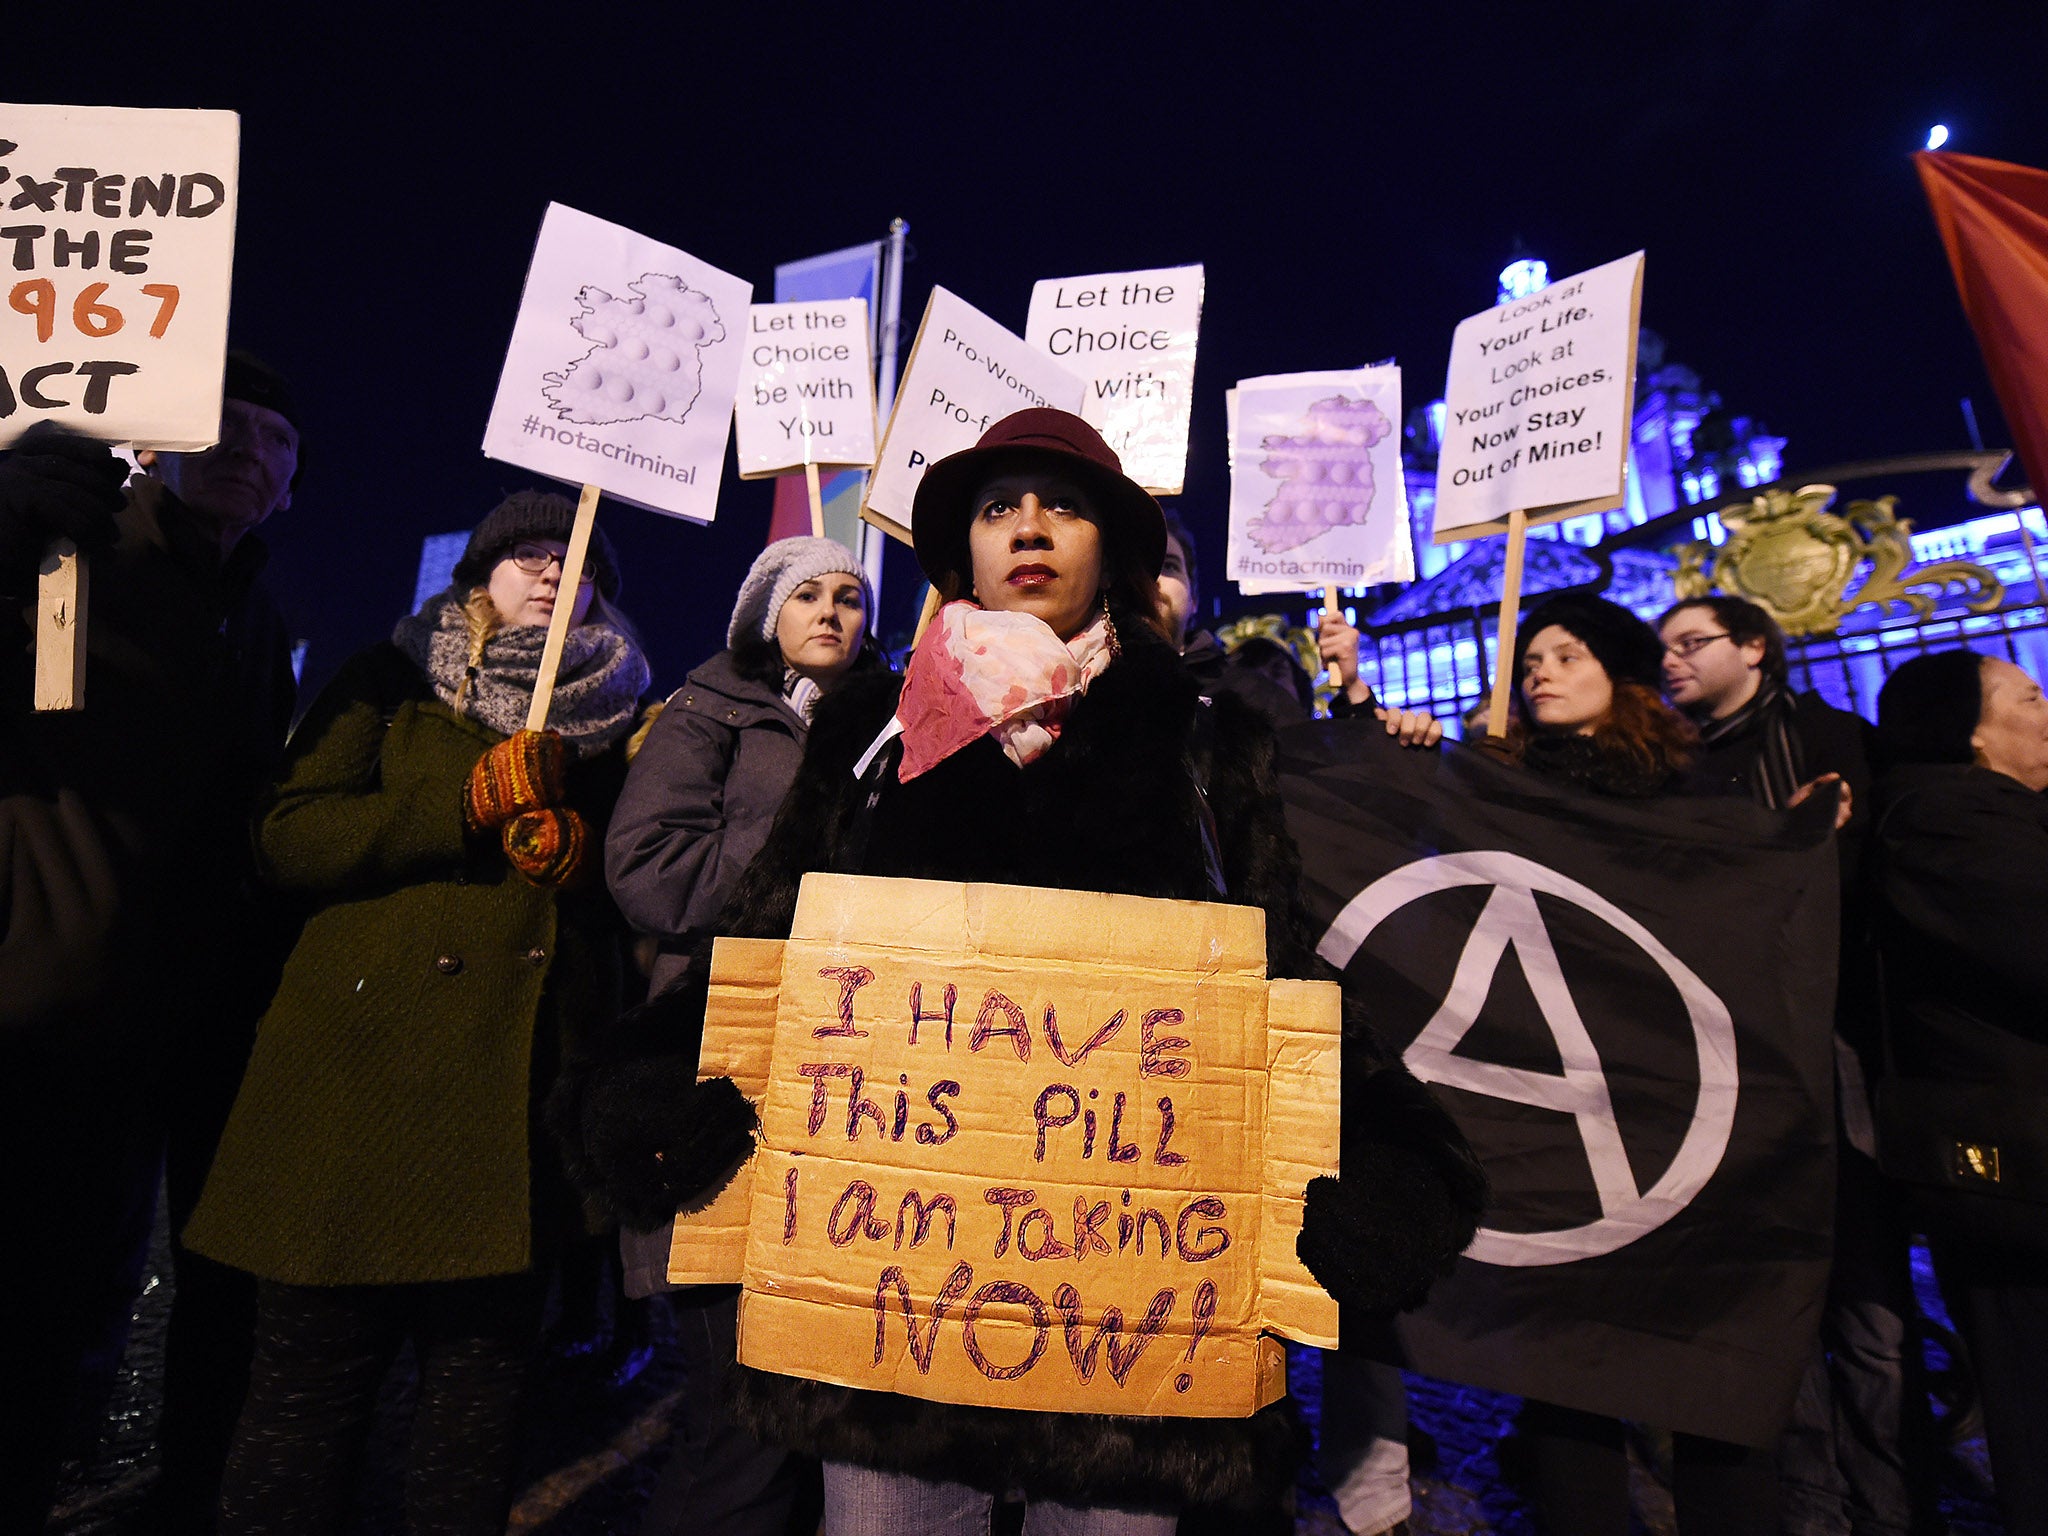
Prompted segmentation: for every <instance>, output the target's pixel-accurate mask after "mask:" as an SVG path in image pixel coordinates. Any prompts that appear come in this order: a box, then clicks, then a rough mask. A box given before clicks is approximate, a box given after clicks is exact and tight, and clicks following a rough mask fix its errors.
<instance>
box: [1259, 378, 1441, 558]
mask: <svg viewBox="0 0 2048 1536" xmlns="http://www.w3.org/2000/svg"><path fill="white" fill-rule="evenodd" d="M1225 403H1226V405H1227V407H1228V413H1229V422H1230V537H1229V544H1228V547H1227V561H1228V563H1227V566H1226V569H1225V574H1226V575H1227V576H1228V577H1229V578H1230V580H1232V581H1234V582H1236V583H1237V584H1238V586H1239V588H1240V589H1241V590H1242V591H1244V592H1246V593H1248V594H1259V593H1265V592H1303V591H1309V590H1312V589H1320V588H1323V587H1333V586H1334V587H1356V586H1364V585H1366V584H1367V583H1370V582H1376V581H1412V580H1413V579H1414V577H1415V551H1414V541H1413V539H1412V538H1411V537H1410V534H1409V529H1408V490H1407V485H1406V483H1405V482H1404V480H1403V479H1402V475H1401V370H1400V369H1399V368H1397V367H1395V366H1394V365H1393V364H1391V363H1383V364H1381V365H1380V366H1378V367H1375V368H1353V369H1347V370H1340V371H1337V372H1327V373H1283V374H1273V375H1270V376H1268V377H1266V378H1259V379H1245V380H1242V381H1240V383H1239V384H1238V386H1237V388H1236V389H1234V390H1231V391H1229V393H1228V395H1227V396H1226V402H1225Z"/></svg>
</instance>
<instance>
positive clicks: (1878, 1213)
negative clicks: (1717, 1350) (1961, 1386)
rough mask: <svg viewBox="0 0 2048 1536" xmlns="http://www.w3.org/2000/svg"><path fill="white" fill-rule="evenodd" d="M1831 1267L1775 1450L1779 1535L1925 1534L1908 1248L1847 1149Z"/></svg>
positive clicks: (1860, 1159)
mask: <svg viewBox="0 0 2048 1536" xmlns="http://www.w3.org/2000/svg"><path fill="white" fill-rule="evenodd" d="M1838 1168H1839V1172H1838V1175H1837V1180H1838V1182H1837V1185H1836V1203H1835V1262H1834V1269H1833V1272H1832V1274H1831V1276H1830V1278H1829V1282H1828V1297H1827V1305H1826V1307H1825V1309H1824V1311H1823V1312H1822V1314H1821V1326H1820V1338H1819V1339H1818V1340H1817V1341H1816V1345H1815V1349H1814V1357H1813V1359H1812V1360H1811V1361H1810V1362H1809V1364H1808V1366H1807V1372H1806V1376H1805V1378H1804V1379H1803V1380H1802V1381H1801V1382H1800V1386H1799V1396H1798V1398H1797V1400H1796V1401H1795V1403H1794V1404H1793V1408H1792V1418H1791V1421H1790V1423H1789V1424H1787V1426H1786V1429H1785V1435H1784V1438H1783V1440H1782V1441H1781V1442H1780V1445H1779V1454H1778V1469H1779V1472H1780V1474H1781V1476H1782V1478H1783V1487H1784V1498H1785V1532H1786V1536H1852V1533H1853V1536H1903V1533H1905V1532H1907V1531H1912V1530H1922V1529H1932V1528H1934V1526H1935V1523H1936V1522H1935V1517H1934V1485H1933V1476H1932V1469H1931V1467H1930V1466H1928V1465H1927V1462H1928V1456H1927V1453H1926V1449H1925V1447H1924V1445H1923V1444H1921V1443H1920V1442H1921V1441H1923V1440H1924V1438H1925V1434H1926V1426H1925V1424H1924V1422H1923V1421H1924V1418H1925V1415H1924V1413H1923V1414H1921V1415H1920V1416H1919V1417H1918V1418H1916V1417H1915V1416H1914V1414H1913V1411H1912V1410H1913V1402H1914V1396H1915V1394H1916V1392H1917V1393H1918V1394H1919V1395H1920V1401H1922V1402H1924V1401H1925V1389H1924V1387H1923V1386H1921V1384H1920V1379H1919V1371H1918V1368H1917V1365H1916V1363H1915V1362H1914V1361H1913V1359H1912V1358H1911V1351H1910V1348H1909V1338H1910V1336H1909V1333H1908V1323H1909V1320H1910V1319H1911V1317H1912V1315H1913V1293H1912V1285H1911V1279H1910V1276H1909V1272H1908V1264H1909V1253H1908V1250H1909V1245H1910V1242H1911V1239H1910V1237H1909V1236H1908V1234H1907V1231H1906V1226H1905V1222H1904V1221H1903V1220H1902V1219H1901V1217H1900V1215H1899V1213H1898V1210H1897V1199H1896V1196H1895V1195H1894V1194H1893V1193H1892V1191H1891V1189H1890V1188H1889V1186H1887V1185H1886V1183H1885V1182H1884V1177H1883V1175H1882V1174H1880V1173H1879V1172H1878V1170H1877V1165H1876V1164H1875V1163H1873V1162H1871V1161H1870V1159H1868V1158H1867V1157H1864V1156H1863V1155H1862V1154H1861V1153H1860V1152H1856V1151H1854V1150H1852V1149H1851V1148H1849V1147H1847V1146H1844V1147H1843V1148H1842V1151H1841V1156H1840V1161H1839V1164H1838Z"/></svg>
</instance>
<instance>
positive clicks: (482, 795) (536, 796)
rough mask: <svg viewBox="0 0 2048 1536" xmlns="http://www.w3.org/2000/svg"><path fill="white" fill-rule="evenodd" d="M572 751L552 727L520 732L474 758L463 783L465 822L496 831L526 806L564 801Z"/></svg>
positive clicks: (475, 828) (538, 807) (528, 808)
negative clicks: (545, 729) (563, 745)
mask: <svg viewBox="0 0 2048 1536" xmlns="http://www.w3.org/2000/svg"><path fill="white" fill-rule="evenodd" d="M568 766H569V764H568V753H567V752H565V751H564V750H563V748H562V738H561V737H560V736H559V735H558V734H557V733H555V732H554V731H519V732H517V733H515V734H514V735H511V736H507V737H506V738H505V739H504V740H503V741H501V742H499V743H498V744H497V745H496V746H495V747H492V748H491V749H490V750H489V751H488V752H486V753H484V755H483V756H482V757H480V758H478V759H477V760H476V766H475V767H474V768H472V769H470V770H469V778H468V779H467V781H465V782H464V784H463V786H462V824H463V825H464V826H466V827H468V828H469V830H470V831H472V832H494V831H496V830H497V829H498V828H499V827H502V826H504V825H505V823H506V822H508V821H510V820H511V819H512V818H513V817H514V816H517V815H519V814H520V813H521V812H522V811H538V810H543V809H545V808H546V807H548V806H551V805H559V804H561V802H562V794H563V790H564V788H565V785H566V780H567V778H568Z"/></svg>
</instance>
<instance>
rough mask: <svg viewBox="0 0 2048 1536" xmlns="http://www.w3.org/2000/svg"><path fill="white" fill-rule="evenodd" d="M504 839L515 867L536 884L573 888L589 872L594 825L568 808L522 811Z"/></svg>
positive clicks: (504, 835)
mask: <svg viewBox="0 0 2048 1536" xmlns="http://www.w3.org/2000/svg"><path fill="white" fill-rule="evenodd" d="M500 836H501V837H502V838H503V840H504V844H505V857H506V858H507V859H509V860H510V861H511V863H512V867H513V868H514V869H516V870H518V871H519V873H520V874H522V875H524V876H525V877H526V878H527V879H528V880H530V881H532V882H533V883H534V884H535V885H552V886H558V887H569V886H573V885H576V884H577V883H578V882H579V881H580V880H581V878H582V876H583V874H584V872H585V870H584V866H585V864H586V863H587V862H588V860H587V859H586V858H585V857H584V855H585V854H586V853H587V852H588V851H589V847H590V825H589V823H588V822H586V821H584V819H583V818H582V817H581V816H578V815H577V814H576V813H575V812H574V811H572V810H569V809H567V808H566V807H565V808H560V809H555V808H550V809H547V810H539V811H522V812H520V813H519V814H518V815H517V816H514V817H513V818H512V819H511V820H510V821H508V822H506V823H505V828H504V831H503V832H502V833H501V834H500Z"/></svg>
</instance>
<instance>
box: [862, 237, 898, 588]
mask: <svg viewBox="0 0 2048 1536" xmlns="http://www.w3.org/2000/svg"><path fill="white" fill-rule="evenodd" d="M909 235H910V221H909V220H908V219H891V220H890V221H889V238H888V239H887V240H885V241H883V242H882V291H881V293H880V294H879V295H878V298H879V300H880V304H879V306H878V313H877V315H876V319H877V321H878V322H879V324H878V325H877V326H876V337H875V340H876V353H877V356H876V360H875V361H876V368H875V420H876V421H878V422H884V421H887V420H888V419H889V413H890V412H891V411H893V410H894V409H895V408H896V354H897V349H898V346H899V343H900V341H901V338H902V334H903V256H904V248H905V245H906V243H907V241H908V238H909ZM860 529H861V534H860V540H861V548H860V563H861V565H862V566H863V567H865V568H866V570H867V573H868V588H869V590H870V591H872V592H873V593H874V594H875V600H876V602H877V603H879V602H880V601H881V596H882V551H883V550H885V549H887V548H888V547H889V543H888V538H887V536H886V535H884V534H883V533H882V532H881V530H880V529H878V528H875V527H872V526H871V525H869V524H866V523H863V524H861V525H860Z"/></svg>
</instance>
